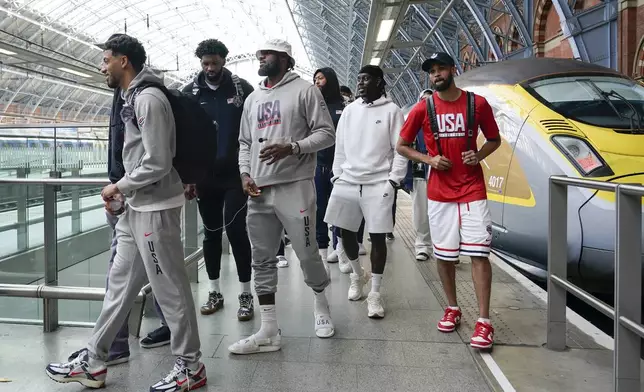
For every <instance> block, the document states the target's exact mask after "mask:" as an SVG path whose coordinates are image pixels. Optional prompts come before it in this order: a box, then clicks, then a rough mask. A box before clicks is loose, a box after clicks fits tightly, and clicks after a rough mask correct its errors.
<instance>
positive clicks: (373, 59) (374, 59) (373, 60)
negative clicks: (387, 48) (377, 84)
mask: <svg viewBox="0 0 644 392" xmlns="http://www.w3.org/2000/svg"><path fill="white" fill-rule="evenodd" d="M369 64H371V65H379V64H380V57H374V58H372V59H371V62H370V63H369Z"/></svg>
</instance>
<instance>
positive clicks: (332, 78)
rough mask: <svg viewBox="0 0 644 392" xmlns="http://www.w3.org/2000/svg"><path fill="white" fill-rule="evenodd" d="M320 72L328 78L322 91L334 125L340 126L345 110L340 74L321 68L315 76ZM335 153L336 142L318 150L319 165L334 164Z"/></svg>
mask: <svg viewBox="0 0 644 392" xmlns="http://www.w3.org/2000/svg"><path fill="white" fill-rule="evenodd" d="M318 72H320V73H322V75H324V77H325V78H326V84H325V85H324V86H322V88H321V89H320V91H321V92H322V96H323V97H324V101H325V102H326V106H327V107H328V108H329V113H330V114H331V118H332V119H333V126H334V127H335V128H337V127H338V121H340V115H341V114H342V110H344V98H343V97H342V94H340V83H339V82H338V76H337V75H336V73H335V71H334V70H333V69H332V68H320V69H318V70H316V71H315V72H314V73H313V78H315V75H317V73H318ZM334 155H335V144H334V145H333V146H331V147H329V148H325V149H324V150H320V151H318V154H317V157H318V162H317V164H318V166H328V167H331V166H333V157H334Z"/></svg>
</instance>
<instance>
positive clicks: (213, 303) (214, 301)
mask: <svg viewBox="0 0 644 392" xmlns="http://www.w3.org/2000/svg"><path fill="white" fill-rule="evenodd" d="M223 307H224V296H223V295H221V294H220V293H218V292H216V291H211V292H210V293H209V294H208V301H206V303H205V304H203V305H202V306H201V309H200V311H201V314H204V315H207V314H213V313H215V312H216V311H218V310H219V309H221V308H223Z"/></svg>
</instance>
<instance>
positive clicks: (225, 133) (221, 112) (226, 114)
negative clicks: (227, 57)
mask: <svg viewBox="0 0 644 392" xmlns="http://www.w3.org/2000/svg"><path fill="white" fill-rule="evenodd" d="M221 72H223V75H222V79H221V82H220V83H219V87H218V88H217V89H216V90H213V89H211V88H210V87H209V86H208V84H206V75H205V74H204V72H203V71H201V72H199V74H198V75H197V76H196V77H195V78H194V80H193V81H192V83H189V84H188V85H187V86H186V87H184V88H183V92H184V93H187V94H195V95H198V96H199V102H200V103H201V107H202V108H203V109H204V110H205V111H206V112H207V113H208V114H209V115H210V118H212V119H213V121H217V124H218V125H219V130H218V133H217V151H216V153H217V164H216V173H212V176H211V183H209V184H201V185H202V186H217V187H231V186H236V185H239V165H238V159H239V141H238V139H239V126H240V122H241V116H242V112H243V110H244V101H245V100H246V97H248V96H249V95H250V93H252V92H253V87H252V86H251V85H250V84H249V83H248V82H247V81H246V80H244V79H242V78H239V84H240V87H241V89H242V91H243V96H241V97H237V95H238V94H237V89H236V87H235V84H234V83H233V78H232V72H230V71H229V70H228V69H227V68H225V67H224V68H222V70H221Z"/></svg>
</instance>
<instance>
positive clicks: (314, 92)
mask: <svg viewBox="0 0 644 392" xmlns="http://www.w3.org/2000/svg"><path fill="white" fill-rule="evenodd" d="M257 58H258V60H259V71H258V73H259V75H260V76H265V78H264V80H263V81H262V82H260V84H259V88H258V89H257V90H255V91H254V92H253V93H252V94H251V95H250V96H249V97H248V99H247V100H246V103H245V104H244V114H243V116H242V125H241V130H240V132H239V147H240V148H239V171H240V173H241V181H242V184H243V186H244V191H245V192H246V193H247V194H248V195H249V196H250V198H249V199H248V220H247V221H248V236H249V238H250V243H251V244H252V251H253V270H254V272H255V292H256V293H257V297H258V300H259V305H260V317H261V321H262V322H261V327H260V329H259V331H258V332H256V333H255V334H253V335H251V336H249V337H248V338H245V339H241V340H239V341H238V342H236V343H233V344H232V345H231V346H229V347H228V350H229V351H230V352H232V353H234V354H254V353H260V352H268V351H277V350H280V348H281V338H282V333H281V330H280V328H279V325H278V323H277V313H276V309H275V293H276V292H277V277H278V275H277V257H276V254H277V251H278V248H279V246H280V239H281V237H282V231H283V230H286V231H287V232H288V235H289V237H290V239H291V243H292V246H293V250H294V251H295V254H296V255H297V258H298V259H299V261H300V267H301V268H302V272H303V274H304V281H305V283H306V285H307V286H309V287H310V288H311V289H312V291H313V315H314V319H315V324H314V325H315V333H316V335H317V336H318V337H320V338H329V337H331V336H333V334H334V333H335V328H334V326H333V321H332V320H331V312H330V310H329V303H328V301H327V297H326V292H325V289H326V287H327V286H328V285H329V283H330V282H331V280H330V278H329V275H328V273H327V271H326V268H325V263H324V262H323V261H322V258H321V257H320V253H319V250H318V245H317V242H316V240H315V228H316V220H315V217H316V205H315V184H314V175H315V166H316V153H317V152H318V151H320V150H324V149H325V148H328V147H330V146H332V145H333V143H334V141H335V140H334V139H335V130H334V127H333V120H332V119H331V115H330V114H329V110H328V108H327V105H326V103H325V101H324V97H323V96H322V93H320V91H319V89H318V88H317V87H315V86H314V85H312V84H311V83H309V82H306V81H304V80H302V78H300V76H299V75H298V74H296V73H295V72H292V69H293V67H294V66H295V59H293V57H292V56H291V45H290V44H289V43H288V42H286V41H284V40H281V39H272V40H269V41H268V42H266V43H265V44H264V45H263V46H262V47H261V48H260V49H259V50H258V51H257Z"/></svg>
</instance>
